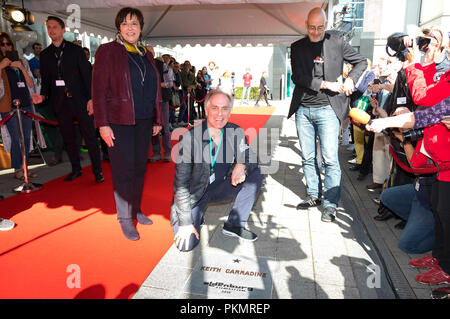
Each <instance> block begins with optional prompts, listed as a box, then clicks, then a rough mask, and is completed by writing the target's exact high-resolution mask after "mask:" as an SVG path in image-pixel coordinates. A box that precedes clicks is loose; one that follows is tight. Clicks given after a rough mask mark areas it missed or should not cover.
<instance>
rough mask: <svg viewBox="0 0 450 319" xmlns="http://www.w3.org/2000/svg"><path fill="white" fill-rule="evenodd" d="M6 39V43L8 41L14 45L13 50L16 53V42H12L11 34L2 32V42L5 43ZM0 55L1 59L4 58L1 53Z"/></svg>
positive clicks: (0, 36) (0, 34)
mask: <svg viewBox="0 0 450 319" xmlns="http://www.w3.org/2000/svg"><path fill="white" fill-rule="evenodd" d="M4 39H6V41H8V42H9V43H11V44H12V49H13V51H14V50H15V47H14V42H13V41H12V40H11V37H10V36H9V34H8V33H6V32H0V42H3V40H4ZM0 55H1V58H3V55H2V54H1V52H0Z"/></svg>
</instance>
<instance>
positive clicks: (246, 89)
mask: <svg viewBox="0 0 450 319" xmlns="http://www.w3.org/2000/svg"><path fill="white" fill-rule="evenodd" d="M250 89H251V87H250V86H244V87H243V88H242V96H241V103H242V102H244V96H247V100H246V102H247V103H248V101H249V99H250Z"/></svg>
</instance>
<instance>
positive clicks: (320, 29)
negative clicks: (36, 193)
mask: <svg viewBox="0 0 450 319" xmlns="http://www.w3.org/2000/svg"><path fill="white" fill-rule="evenodd" d="M308 30H309V31H316V30H317V31H319V32H322V31H324V30H325V26H324V25H319V26H318V27H316V26H315V25H308Z"/></svg>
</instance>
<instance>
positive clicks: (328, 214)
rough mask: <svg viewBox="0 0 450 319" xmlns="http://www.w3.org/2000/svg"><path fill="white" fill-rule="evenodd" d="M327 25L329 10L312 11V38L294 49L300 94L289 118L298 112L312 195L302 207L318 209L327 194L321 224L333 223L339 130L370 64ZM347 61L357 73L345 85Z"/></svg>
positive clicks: (338, 173) (305, 170)
mask: <svg viewBox="0 0 450 319" xmlns="http://www.w3.org/2000/svg"><path fill="white" fill-rule="evenodd" d="M326 24H327V18H326V15H325V12H324V11H323V10H322V9H321V8H314V9H312V10H311V11H310V12H309V14H308V18H307V21H306V27H307V31H308V35H307V36H306V37H305V38H303V39H301V40H298V41H296V42H294V43H293V44H292V45H291V65H292V80H293V82H294V84H295V90H294V94H293V98H292V101H291V106H290V110H289V114H288V118H289V117H291V116H292V115H293V114H295V121H296V125H297V134H298V137H299V141H300V147H301V151H302V166H303V173H304V175H305V178H306V192H307V195H308V196H307V198H306V199H305V200H304V201H302V202H301V203H300V204H299V205H298V206H297V209H308V208H309V207H315V206H319V205H320V204H321V196H322V194H323V195H324V201H323V207H324V210H323V213H322V221H324V222H332V221H334V219H335V215H336V208H337V205H338V201H339V198H340V187H341V186H340V184H341V169H340V166H339V159H338V136H339V127H340V123H341V122H342V121H343V120H344V119H345V118H346V117H347V115H348V111H349V109H348V108H349V100H348V96H349V95H350V94H351V93H352V92H353V89H354V87H355V83H356V82H357V81H358V79H359V77H360V76H361V74H362V73H363V71H364V70H365V69H366V68H367V62H366V58H364V57H363V56H361V55H360V54H359V53H357V52H356V51H355V50H354V49H353V48H352V47H351V46H350V44H348V42H346V41H345V39H344V38H343V36H342V35H341V34H338V33H336V32H331V31H327V32H325V28H326ZM344 61H345V62H348V63H350V64H352V65H353V69H352V71H351V72H350V73H349V75H348V77H347V78H346V79H345V82H342V71H343V64H344ZM344 93H345V94H344ZM317 137H318V138H319V140H320V151H321V153H322V158H323V163H324V166H325V180H324V185H323V187H322V181H321V177H320V169H319V165H318V163H317V160H316V139H317ZM322 190H323V191H322Z"/></svg>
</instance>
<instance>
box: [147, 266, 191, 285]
mask: <svg viewBox="0 0 450 319" xmlns="http://www.w3.org/2000/svg"><path fill="white" fill-rule="evenodd" d="M191 273H192V268H184V267H178V266H172V265H167V264H162V263H159V264H158V265H156V267H155V268H154V269H153V271H152V272H151V274H150V276H148V278H147V279H146V280H145V281H144V282H143V283H142V286H144V287H152V288H160V289H166V290H174V291H177V290H179V289H180V287H183V286H184V284H185V282H186V280H187V278H188V277H189V276H190V275H191Z"/></svg>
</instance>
